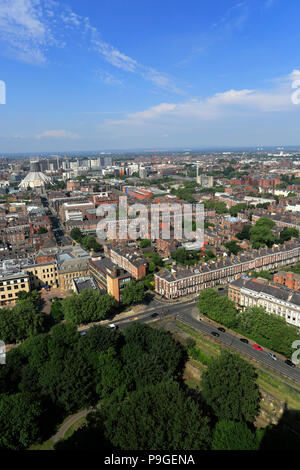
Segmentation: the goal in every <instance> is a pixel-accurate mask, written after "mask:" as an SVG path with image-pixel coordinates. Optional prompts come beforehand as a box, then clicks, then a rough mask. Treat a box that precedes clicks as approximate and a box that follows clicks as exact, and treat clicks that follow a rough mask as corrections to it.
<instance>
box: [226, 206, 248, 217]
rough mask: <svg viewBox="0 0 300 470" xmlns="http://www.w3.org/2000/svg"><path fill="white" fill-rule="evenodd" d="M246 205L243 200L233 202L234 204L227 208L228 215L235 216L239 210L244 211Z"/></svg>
mask: <svg viewBox="0 0 300 470" xmlns="http://www.w3.org/2000/svg"><path fill="white" fill-rule="evenodd" d="M247 207H248V205H247V204H246V203H244V202H239V203H238V204H235V205H234V206H231V207H230V209H229V213H230V215H232V216H234V217H236V216H237V215H238V213H239V212H241V211H244V210H245V209H247Z"/></svg>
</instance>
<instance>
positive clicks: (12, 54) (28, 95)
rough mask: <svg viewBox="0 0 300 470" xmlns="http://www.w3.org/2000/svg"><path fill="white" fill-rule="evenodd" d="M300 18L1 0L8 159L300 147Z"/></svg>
mask: <svg viewBox="0 0 300 470" xmlns="http://www.w3.org/2000/svg"><path fill="white" fill-rule="evenodd" d="M299 13H300V2H299V0H289V1H286V0H244V1H243V0H241V1H233V0H186V1H185V2H182V1H179V0H172V1H171V0H151V2H150V1H146V0H97V1H96V0H84V1H83V0H72V1H66V2H62V1H58V0H55V1H54V0H0V80H2V81H4V82H5V84H6V104H0V125H1V128H0V155H1V153H5V152H43V151H68V150H105V149H128V148H153V149H155V148H168V147H169V148H170V147H187V148H189V147H197V146H198V147H201V146H213V147H216V146H223V145H224V146H244V145H245V146H248V145H253V146H256V145H300V104H297V102H298V100H296V101H295V100H294V103H293V102H292V99H291V97H292V93H297V88H294V89H293V88H292V84H293V83H294V87H299V89H300V82H299V83H297V82H296V80H300V28H299V25H298V18H299ZM299 96H300V93H299ZM299 101H300V100H299Z"/></svg>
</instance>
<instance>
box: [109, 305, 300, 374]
mask: <svg viewBox="0 0 300 470" xmlns="http://www.w3.org/2000/svg"><path fill="white" fill-rule="evenodd" d="M195 306H196V304H195V302H191V301H187V302H185V303H180V304H174V305H167V304H166V303H164V304H162V303H160V302H158V301H156V300H155V301H152V302H151V303H150V304H149V306H148V308H147V312H146V313H145V312H144V313H140V314H137V315H136V316H134V317H131V318H126V319H124V320H119V321H115V322H114V324H115V325H117V326H118V327H119V328H120V329H123V328H126V327H127V326H129V325H131V324H132V323H134V322H135V321H138V322H141V323H149V322H151V321H154V320H157V319H160V318H162V317H161V312H162V311H164V312H165V314H164V316H163V318H166V317H171V316H173V317H175V316H176V317H177V318H178V320H180V321H182V322H184V323H186V324H187V325H189V326H191V327H192V328H194V329H195V330H197V331H199V332H201V333H203V334H205V335H207V336H210V337H211V338H213V340H214V341H216V342H218V343H221V344H223V345H224V346H227V347H228V348H230V349H234V350H236V351H237V352H240V353H241V354H243V355H246V356H247V357H249V359H252V360H254V361H256V362H257V363H258V364H261V365H262V366H264V367H267V368H269V369H271V370H273V371H274V372H276V373H277V374H280V375H282V376H283V377H285V378H287V379H290V380H292V381H294V382H297V383H300V368H298V367H291V366H289V365H287V364H285V363H284V361H283V360H282V359H280V358H277V360H276V361H275V360H274V359H272V358H271V357H270V356H269V355H268V351H266V350H263V351H257V350H256V349H254V348H253V346H252V344H253V342H251V341H250V340H249V344H245V343H243V342H241V341H240V339H239V337H236V336H235V335H233V334H231V333H229V332H227V331H226V332H225V333H222V332H220V331H217V329H216V327H214V326H212V325H211V324H210V323H209V321H208V320H207V319H206V318H202V319H201V320H198V319H197V318H195V316H194V315H193V309H194V310H195ZM153 313H158V315H157V316H155V317H152V315H153ZM220 326H221V325H220ZM212 331H217V332H218V333H219V335H220V336H219V337H214V336H212V335H211V332H212Z"/></svg>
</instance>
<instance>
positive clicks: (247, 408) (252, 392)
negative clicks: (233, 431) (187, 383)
mask: <svg viewBox="0 0 300 470" xmlns="http://www.w3.org/2000/svg"><path fill="white" fill-rule="evenodd" d="M256 378H257V375H256V371H255V368H254V367H253V366H252V365H251V364H250V363H249V362H247V361H245V360H244V359H242V358H241V357H240V356H238V355H237V354H232V353H230V352H228V351H226V350H223V351H222V352H221V354H220V356H218V357H216V358H214V359H213V360H212V361H211V362H210V363H209V365H208V368H207V370H206V371H205V372H204V374H203V380H202V393H203V397H204V399H205V400H206V402H207V404H208V405H209V406H211V408H212V409H213V411H214V413H215V414H216V416H217V417H218V418H219V419H225V420H228V421H246V422H248V423H253V421H254V419H255V417H256V416H257V415H258V413H259V409H260V408H259V404H260V398H261V397H260V392H259V389H258V386H257V384H256Z"/></svg>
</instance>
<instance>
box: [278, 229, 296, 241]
mask: <svg viewBox="0 0 300 470" xmlns="http://www.w3.org/2000/svg"><path fill="white" fill-rule="evenodd" d="M298 237H299V230H297V229H296V228H289V227H285V228H284V229H283V230H281V232H280V237H279V240H280V243H284V242H287V241H289V240H290V239H291V238H298Z"/></svg>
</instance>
